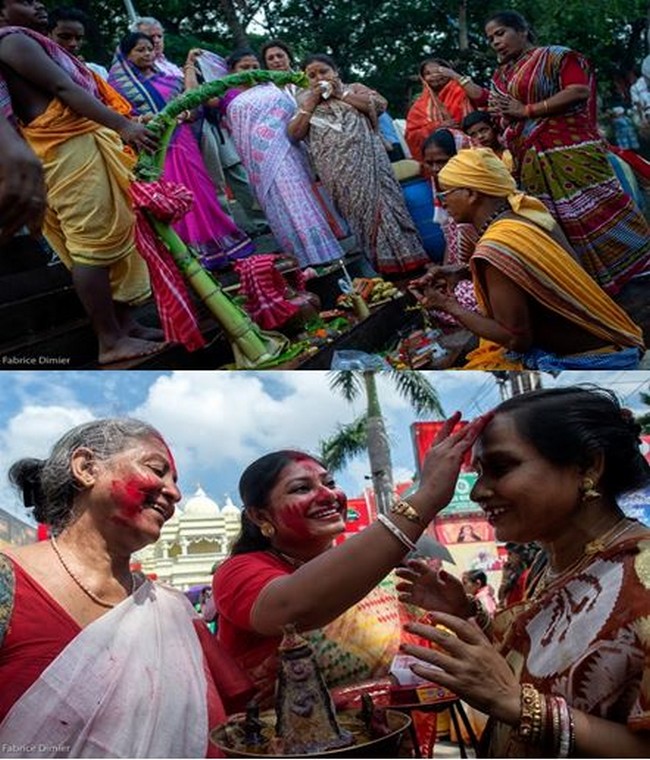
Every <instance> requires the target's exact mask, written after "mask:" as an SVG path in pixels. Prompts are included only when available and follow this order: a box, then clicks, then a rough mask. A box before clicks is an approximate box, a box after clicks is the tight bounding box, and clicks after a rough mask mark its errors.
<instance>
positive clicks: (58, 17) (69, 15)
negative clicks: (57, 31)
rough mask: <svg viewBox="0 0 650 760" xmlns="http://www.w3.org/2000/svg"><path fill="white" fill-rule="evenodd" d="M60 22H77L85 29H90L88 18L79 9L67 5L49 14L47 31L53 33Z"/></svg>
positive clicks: (59, 6) (58, 7)
mask: <svg viewBox="0 0 650 760" xmlns="http://www.w3.org/2000/svg"><path fill="white" fill-rule="evenodd" d="M59 21H77V22H78V23H79V24H81V25H82V26H83V27H84V29H85V28H87V27H88V16H86V14H85V13H84V12H83V11H82V10H80V9H79V8H70V7H68V6H66V5H58V6H57V7H56V8H53V9H52V10H51V11H48V12H47V30H48V31H49V32H51V31H52V29H54V27H55V26H56V25H57V24H58V23H59Z"/></svg>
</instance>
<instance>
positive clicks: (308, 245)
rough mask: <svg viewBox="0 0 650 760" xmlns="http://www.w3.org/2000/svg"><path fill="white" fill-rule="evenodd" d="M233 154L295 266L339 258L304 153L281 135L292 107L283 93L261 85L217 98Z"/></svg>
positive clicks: (285, 136) (292, 110)
mask: <svg viewBox="0 0 650 760" xmlns="http://www.w3.org/2000/svg"><path fill="white" fill-rule="evenodd" d="M220 107H221V109H222V110H224V111H225V113H226V117H227V123H228V126H229V128H230V133H231V135H232V138H233V141H234V143H235V147H236V149H237V153H238V154H239V156H240V158H241V160H242V163H243V165H244V167H245V169H246V172H247V173H248V179H249V181H250V183H251V186H252V188H253V190H254V192H255V195H256V196H257V200H258V202H259V204H260V206H261V207H262V210H263V212H264V215H265V216H266V218H267V220H268V223H269V226H270V227H271V231H272V232H273V237H274V238H275V239H276V240H277V242H278V243H279V245H280V246H281V248H282V250H284V251H286V252H287V253H291V254H293V255H294V256H295V257H296V258H297V259H298V261H299V263H300V266H301V267H307V266H310V265H314V264H324V263H327V262H329V261H334V260H335V259H340V258H342V257H343V250H342V248H341V246H340V245H339V243H338V241H337V239H336V237H335V236H334V233H333V232H332V229H331V228H330V225H329V224H328V222H327V218H326V217H325V214H324V212H323V210H322V208H321V205H320V203H319V202H318V200H317V198H316V195H315V194H314V191H313V182H314V178H313V176H312V173H311V170H310V167H309V162H308V160H307V155H306V153H305V151H304V150H303V149H302V147H301V146H298V145H295V144H294V143H292V142H291V141H290V140H289V137H288V135H287V124H288V123H289V121H290V119H291V118H292V117H293V115H294V113H295V112H296V103H295V101H294V100H293V99H292V98H291V96H290V95H289V94H288V93H286V92H285V91H284V90H281V89H279V88H278V87H276V86H275V85H273V84H262V85H256V86H255V87H251V88H250V89H248V90H229V91H228V92H227V93H226V95H225V96H224V97H223V98H222V99H221V103H220Z"/></svg>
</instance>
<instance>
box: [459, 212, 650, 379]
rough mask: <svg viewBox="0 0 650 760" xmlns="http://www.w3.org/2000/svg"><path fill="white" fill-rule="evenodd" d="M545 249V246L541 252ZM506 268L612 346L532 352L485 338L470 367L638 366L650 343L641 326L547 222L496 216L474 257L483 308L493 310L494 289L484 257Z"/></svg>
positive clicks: (551, 305)
mask: <svg viewBox="0 0 650 760" xmlns="http://www.w3.org/2000/svg"><path fill="white" fill-rule="evenodd" d="M540 252H543V254H542V255H540ZM481 261H483V262H486V263H488V264H491V265H492V266H493V267H495V268H496V269H498V270H499V271H500V272H503V273H504V274H505V275H506V276H507V277H508V278H509V279H510V280H512V281H513V282H515V283H516V284H517V285H518V286H519V287H520V288H521V289H522V290H524V291H525V292H526V293H527V294H528V295H529V296H531V297H532V298H533V299H534V300H535V301H537V302H538V303H540V304H541V305H542V306H543V307H544V308H546V309H548V310H549V311H552V312H554V313H555V314H558V315H560V316H561V317H563V318H564V319H566V320H567V321H569V322H572V323H574V324H576V325H578V326H579V327H581V328H582V329H583V330H586V331H587V332H589V333H591V334H592V335H595V336H596V337H598V338H600V339H601V340H603V341H605V342H606V343H608V344H611V345H610V346H607V347H606V348H603V349H599V350H596V351H590V352H588V353H580V354H571V355H569V356H558V355H556V354H552V353H550V352H548V351H545V350H543V349H541V348H539V347H533V348H532V349H531V350H530V351H528V352H527V353H526V354H513V353H508V352H507V351H506V349H505V347H504V346H500V345H498V344H496V343H493V342H491V341H487V340H481V342H480V345H479V347H478V348H477V349H476V350H475V351H472V352H471V353H470V354H468V357H467V359H468V362H467V364H466V365H465V366H464V369H540V370H548V371H556V370H557V371H560V370H562V369H599V368H602V369H607V368H611V369H634V368H635V367H636V366H637V365H638V363H639V359H640V353H641V351H643V349H644V345H643V337H642V332H641V329H640V328H639V327H638V326H637V325H636V324H634V322H632V320H631V319H630V318H629V317H628V316H627V314H626V313H625V312H624V311H623V310H622V309H621V308H620V307H619V306H617V304H615V303H614V301H612V299H611V298H610V297H609V296H608V295H607V294H606V293H605V292H604V291H603V290H602V288H600V287H598V285H597V284H596V283H595V282H594V281H593V280H592V278H591V277H589V275H588V274H586V272H585V271H584V270H583V269H582V268H581V267H580V266H579V265H578V264H577V263H576V262H575V261H574V260H573V259H572V258H571V256H570V255H569V254H568V253H567V251H565V250H564V248H562V247H561V246H560V245H559V244H558V243H556V242H555V241H554V240H553V239H552V238H551V237H550V236H549V235H548V233H546V232H545V231H544V230H543V229H542V228H541V227H538V226H537V225H535V224H533V223H531V222H527V221H523V220H522V221H519V220H516V219H511V218H503V219H499V220H497V221H496V222H493V223H492V224H491V225H490V227H489V228H488V230H487V232H485V234H484V235H483V236H482V237H481V239H480V240H479V242H478V244H477V246H476V249H475V251H474V255H473V256H472V259H471V260H470V268H471V270H472V279H473V281H474V290H475V292H476V297H477V299H478V302H479V306H480V309H481V312H482V313H483V314H486V315H488V316H492V315H491V310H490V301H489V294H488V292H487V290H486V286H485V282H484V280H483V278H482V277H481V273H480V267H479V265H478V262H481Z"/></svg>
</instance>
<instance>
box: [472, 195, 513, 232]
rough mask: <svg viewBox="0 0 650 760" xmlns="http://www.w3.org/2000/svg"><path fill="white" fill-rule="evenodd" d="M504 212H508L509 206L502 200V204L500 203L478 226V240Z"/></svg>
mask: <svg viewBox="0 0 650 760" xmlns="http://www.w3.org/2000/svg"><path fill="white" fill-rule="evenodd" d="M506 211H510V204H509V203H508V201H507V200H504V201H503V203H500V204H499V207H498V208H496V209H495V210H494V211H493V212H492V213H491V214H490V216H488V218H487V219H486V220H485V221H484V222H483V224H482V225H481V226H480V228H479V230H478V236H479V238H482V237H483V235H485V233H486V232H487V229H488V227H489V226H490V225H491V224H492V222H493V221H495V219H497V217H499V216H501V214H505V212H506Z"/></svg>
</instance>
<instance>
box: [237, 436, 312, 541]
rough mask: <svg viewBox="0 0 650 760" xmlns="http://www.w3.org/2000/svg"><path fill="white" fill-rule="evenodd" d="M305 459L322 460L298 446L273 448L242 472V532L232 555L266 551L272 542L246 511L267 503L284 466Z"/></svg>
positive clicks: (240, 485)
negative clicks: (274, 449) (300, 449)
mask: <svg viewBox="0 0 650 760" xmlns="http://www.w3.org/2000/svg"><path fill="white" fill-rule="evenodd" d="M303 459H310V460H312V461H314V462H318V463H319V464H322V462H321V461H320V460H319V459H318V458H317V457H314V456H312V455H311V454H307V453H305V452H304V451H298V450H296V449H281V450H280V451H272V452H271V453H270V454H265V455H264V456H263V457H260V458H259V459H256V460H255V461H254V462H253V463H252V464H249V465H248V467H247V468H246V469H245V470H244V472H243V473H242V476H241V478H240V479H239V496H240V498H241V502H242V505H243V511H242V520H241V532H240V533H239V535H238V536H237V538H236V539H235V541H234V543H233V545H232V548H231V550H230V553H231V555H235V554H246V553H248V552H257V551H264V550H265V549H268V548H269V547H270V546H271V542H270V540H269V539H268V538H267V537H266V536H263V535H262V532H261V530H260V529H259V527H258V526H257V525H255V523H254V522H253V521H252V520H251V519H250V517H249V516H248V514H247V508H249V507H267V506H268V501H269V495H270V493H271V490H272V489H273V486H275V484H276V483H277V481H278V478H279V477H280V473H281V472H282V471H283V470H284V468H285V467H286V466H287V465H288V464H291V462H297V461H300V460H303Z"/></svg>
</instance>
